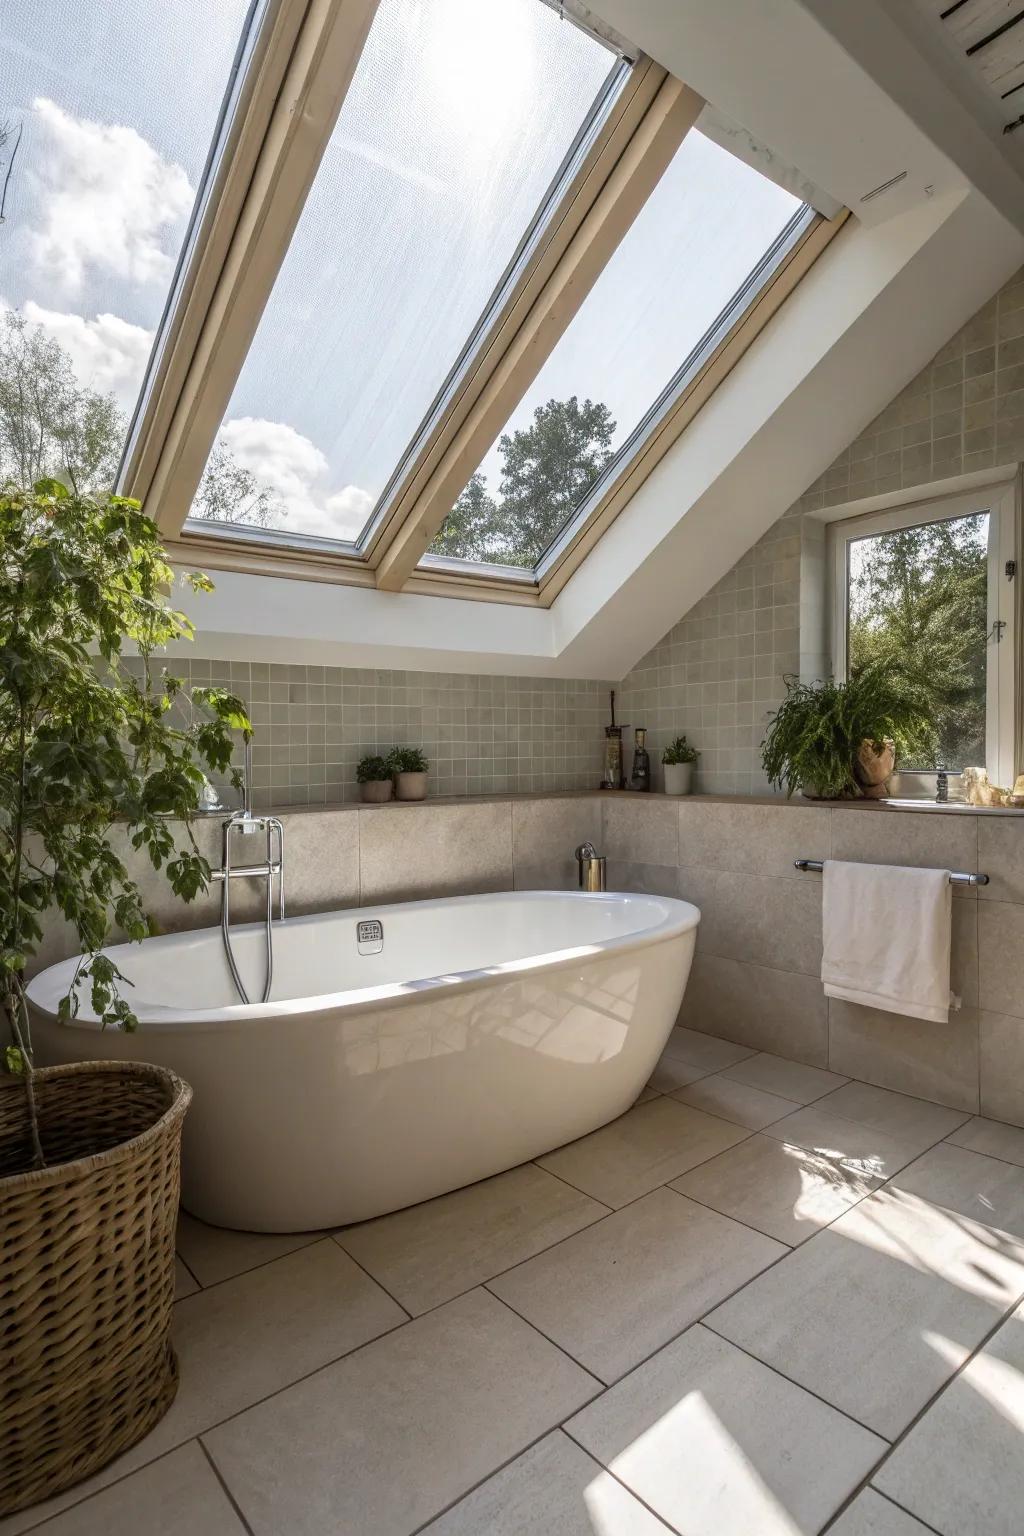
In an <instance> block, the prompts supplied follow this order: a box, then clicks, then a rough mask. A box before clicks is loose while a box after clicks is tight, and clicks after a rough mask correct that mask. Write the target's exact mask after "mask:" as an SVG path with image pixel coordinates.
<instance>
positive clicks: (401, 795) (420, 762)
mask: <svg viewBox="0 0 1024 1536" xmlns="http://www.w3.org/2000/svg"><path fill="white" fill-rule="evenodd" d="M388 761H389V762H390V764H391V772H392V773H393V774H394V777H395V796H396V798H397V799H398V800H425V799H426V798H427V769H428V767H429V764H428V762H427V760H426V758H425V757H424V755H423V753H422V752H421V751H420V749H419V747H396V748H395V750H394V751H393V752H392V754H391V756H390V758H389V759H388Z"/></svg>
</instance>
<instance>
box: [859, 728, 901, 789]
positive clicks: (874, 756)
mask: <svg viewBox="0 0 1024 1536" xmlns="http://www.w3.org/2000/svg"><path fill="white" fill-rule="evenodd" d="M895 768H896V743H895V742H894V741H892V740H891V739H890V738H889V737H886V739H885V741H884V742H883V743H882V750H881V752H878V751H876V750H875V744H874V742H872V741H862V742H861V744H860V746H859V747H858V748H857V756H856V758H855V759H854V764H853V771H854V774H855V776H856V779H857V782H858V784H859V785H860V786H861V788H862V789H863V791H864V795H865V798H866V799H868V800H884V798H885V796H886V793H887V785H888V782H889V780H890V779H891V778H892V775H893V773H894V771H895Z"/></svg>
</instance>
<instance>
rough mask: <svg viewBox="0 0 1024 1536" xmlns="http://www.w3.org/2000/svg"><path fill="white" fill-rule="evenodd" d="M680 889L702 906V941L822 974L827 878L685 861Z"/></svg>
mask: <svg viewBox="0 0 1024 1536" xmlns="http://www.w3.org/2000/svg"><path fill="white" fill-rule="evenodd" d="M679 892H680V895H682V896H683V897H684V898H685V899H686V900H688V901H693V902H695V904H696V905H697V906H698V907H700V910H701V925H700V929H699V931H698V935H697V944H698V947H699V948H700V949H701V950H702V951H703V952H704V953H705V954H709V955H721V956H723V957H724V958H726V959H730V960H745V961H747V962H748V963H750V964H752V965H766V966H771V967H772V968H773V969H774V970H779V971H800V972H802V973H803V974H804V975H808V976H819V975H820V974H821V881H820V879H818V878H816V877H815V876H808V877H807V878H806V879H801V878H797V879H794V880H774V879H771V878H770V877H768V876H765V875H739V874H731V873H730V872H729V871H727V870H710V869H703V868H700V867H697V868H693V867H691V866H689V865H684V866H683V867H681V868H680V871H679Z"/></svg>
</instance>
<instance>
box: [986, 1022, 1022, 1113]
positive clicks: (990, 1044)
mask: <svg viewBox="0 0 1024 1536" xmlns="http://www.w3.org/2000/svg"><path fill="white" fill-rule="evenodd" d="M979 1039H980V1054H981V1113H982V1114H983V1115H989V1116H990V1117H991V1118H992V1119H993V1120H1008V1121H1009V1122H1010V1124H1011V1125H1024V1020H1022V1019H1018V1018H1014V1017H1013V1015H1012V1014H1006V1013H986V1012H982V1014H981V1015H980V1025H979Z"/></svg>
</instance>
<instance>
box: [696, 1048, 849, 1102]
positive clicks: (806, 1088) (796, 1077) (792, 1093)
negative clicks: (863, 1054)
mask: <svg viewBox="0 0 1024 1536" xmlns="http://www.w3.org/2000/svg"><path fill="white" fill-rule="evenodd" d="M722 1075H723V1077H731V1078H732V1079H733V1080H734V1081H735V1082H737V1083H749V1085H750V1087H751V1088H763V1089H764V1091H765V1093H776V1094H778V1095H779V1097H780V1098H783V1099H792V1100H793V1101H794V1103H796V1104H811V1103H813V1101H814V1100H815V1099H820V1098H821V1097H822V1096H823V1095H824V1094H826V1093H831V1092H832V1090H833V1088H841V1087H842V1086H843V1084H844V1083H845V1082H846V1081H847V1079H846V1078H845V1077H839V1076H837V1074H836V1073H835V1072H826V1071H824V1070H823V1069H822V1068H821V1067H807V1066H804V1064H803V1062H801V1061H786V1060H785V1058H784V1057H782V1056H770V1055H769V1054H768V1053H767V1052H766V1051H762V1052H761V1053H760V1054H759V1055H757V1056H748V1058H747V1060H746V1061H741V1062H739V1063H737V1065H736V1066H734V1067H727V1068H726V1069H725V1071H724V1072H723V1074H722Z"/></svg>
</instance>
